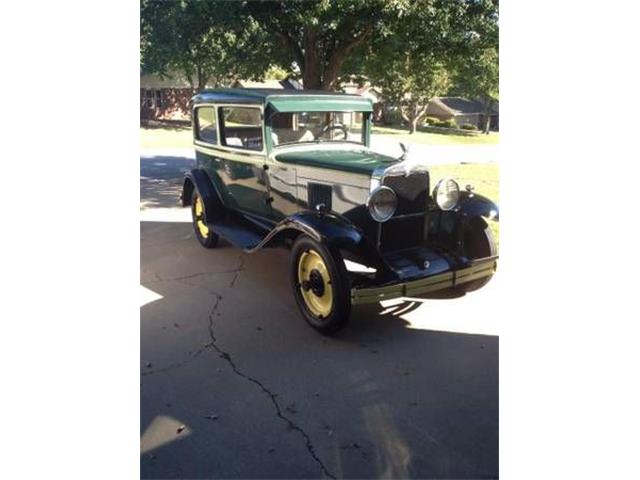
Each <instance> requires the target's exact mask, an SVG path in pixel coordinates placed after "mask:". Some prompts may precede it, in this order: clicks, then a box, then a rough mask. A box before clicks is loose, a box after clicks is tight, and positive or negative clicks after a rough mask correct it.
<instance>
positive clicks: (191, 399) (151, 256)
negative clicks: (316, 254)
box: [141, 222, 499, 478]
mask: <svg viewBox="0 0 640 480" xmlns="http://www.w3.org/2000/svg"><path fill="white" fill-rule="evenodd" d="M141 229H142V233H143V235H142V238H143V241H142V245H141V261H142V265H141V266H142V284H143V285H144V286H145V287H146V288H148V289H150V290H152V291H153V292H154V293H155V294H156V295H158V296H159V297H160V298H158V299H157V300H155V301H153V302H151V303H148V304H146V305H144V306H143V307H142V308H141V368H142V374H143V376H142V377H141V380H142V384H141V435H142V438H143V441H142V443H143V444H148V443H149V442H150V440H149V438H158V434H157V433H154V432H156V431H158V422H160V423H161V422H162V421H164V422H165V423H166V425H168V427H166V430H167V432H168V435H169V437H170V438H169V439H168V440H167V441H165V442H164V443H162V442H160V443H157V442H156V444H153V445H152V447H147V449H144V448H145V447H143V453H144V454H143V455H142V457H141V474H142V477H143V478H151V477H154V478H158V477H162V478H168V477H175V476H180V477H193V478H210V477H213V476H215V477H227V478H300V477H305V478H320V477H326V476H328V475H331V476H334V477H336V478H381V477H384V478H497V477H498V353H499V352H498V337H497V336H491V335H480V334H476V333H473V332H470V333H456V332H449V331H436V330H424V329H420V328H417V327H416V326H415V325H412V322H411V321H409V320H407V318H408V317H411V315H416V314H417V313H419V314H420V315H427V316H428V315H429V314H430V312H431V311H432V310H433V308H432V307H431V306H433V305H436V303H437V302H441V301H451V300H452V299H455V298H456V296H457V295H458V294H457V293H453V292H440V293H438V294H432V295H430V296H429V297H427V298H425V299H419V300H406V301H401V302H398V303H396V304H393V305H391V306H388V305H387V306H386V307H384V306H382V305H379V304H377V305H370V306H360V307H358V308H355V309H354V310H353V313H352V318H351V321H350V323H349V324H348V326H347V327H346V328H345V329H344V330H343V331H341V332H340V333H339V334H338V335H336V336H335V337H332V338H326V337H323V336H321V335H319V334H318V333H316V332H315V331H314V330H312V329H311V328H310V327H308V326H307V325H306V324H305V323H304V321H303V320H302V319H301V316H300V315H299V313H298V312H297V309H296V306H295V301H294V300H293V297H292V295H291V292H290V286H289V284H288V273H289V272H288V252H287V251H285V250H265V251H261V252H258V253H256V254H254V255H251V256H246V255H243V254H241V252H239V251H238V250H237V249H234V248H231V247H223V248H218V249H214V250H205V249H203V248H201V247H200V246H199V245H198V244H197V242H196V240H195V239H194V238H193V234H192V232H191V226H190V225H189V224H172V223H162V222H155V223H141ZM160 240H162V241H160ZM477 294H479V295H481V293H477ZM453 301H455V300H453ZM434 302H435V303H434ZM456 311H457V310H456ZM476 313H477V312H476ZM409 314H410V315H409ZM176 325H178V326H176ZM147 364H148V365H151V366H150V367H147V366H146V365H147ZM211 412H214V413H215V415H212V414H211ZM218 416H219V418H218ZM212 417H216V418H215V419H212ZM167 418H170V419H174V420H166V419H167ZM162 419H164V420H162ZM171 422H173V423H171ZM176 422H177V423H176ZM181 427H185V428H188V432H187V431H186V430H182V433H176V432H177V430H179V429H180V428H181ZM149 432H152V433H153V435H152V433H149ZM185 432H186V433H188V435H183V433H185ZM154 435H155V436H154ZM180 435H183V437H180ZM174 437H175V438H174ZM174 440H175V441H174ZM178 440H179V441H178Z"/></svg>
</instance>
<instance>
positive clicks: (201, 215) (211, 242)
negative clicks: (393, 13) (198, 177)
mask: <svg viewBox="0 0 640 480" xmlns="http://www.w3.org/2000/svg"><path fill="white" fill-rule="evenodd" d="M191 218H192V219H193V230H194V232H195V234H196V238H197V239H198V241H199V242H200V244H201V245H202V246H203V247H205V248H213V247H215V246H216V245H217V244H218V235H216V234H215V233H214V232H213V231H212V230H211V229H210V228H209V227H208V226H207V223H206V218H205V210H204V202H203V201H202V197H201V196H200V195H199V194H198V192H197V191H196V190H195V189H194V190H193V195H192V197H191Z"/></svg>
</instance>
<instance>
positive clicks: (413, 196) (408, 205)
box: [384, 172, 429, 215]
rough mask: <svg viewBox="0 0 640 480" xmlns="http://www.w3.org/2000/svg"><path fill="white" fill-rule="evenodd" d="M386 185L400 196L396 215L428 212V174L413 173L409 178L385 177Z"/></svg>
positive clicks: (402, 176) (398, 176) (401, 176)
mask: <svg viewBox="0 0 640 480" xmlns="http://www.w3.org/2000/svg"><path fill="white" fill-rule="evenodd" d="M384 185H385V186H387V187H389V188H391V189H392V190H393V191H394V192H396V195H397V196H398V208H397V209H396V215H406V214H408V213H420V212H425V211H426V210H427V199H428V195H429V173H428V172H419V173H413V174H411V175H410V176H408V177H405V176H404V175H397V176H396V175H394V176H389V177H385V179H384Z"/></svg>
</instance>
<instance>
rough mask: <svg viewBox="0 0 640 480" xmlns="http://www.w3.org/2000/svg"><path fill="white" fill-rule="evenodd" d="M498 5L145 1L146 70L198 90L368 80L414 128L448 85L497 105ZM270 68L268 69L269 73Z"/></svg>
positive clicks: (469, 0)
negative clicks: (240, 81) (175, 75)
mask: <svg viewBox="0 0 640 480" xmlns="http://www.w3.org/2000/svg"><path fill="white" fill-rule="evenodd" d="M497 48H498V4H497V1H496V0H331V1H329V0H304V1H303V0H287V1H282V0H261V1H258V0H255V1H236V2H230V1H220V0H210V1H188V0H180V1H171V2H163V1H157V0H142V4H141V63H142V68H143V70H144V71H149V72H153V73H159V74H161V75H165V74H167V73H168V72H169V71H171V70H173V71H179V72H181V73H182V74H184V75H185V76H186V77H187V78H188V79H189V80H190V81H192V82H193V86H194V88H198V89H202V88H204V86H205V85H207V84H209V83H213V84H218V83H220V82H221V81H223V80H227V79H233V78H237V77H244V78H255V79H258V78H261V77H263V75H264V73H265V72H266V71H267V70H268V69H270V68H271V69H272V71H277V72H278V76H283V75H286V74H292V75H294V76H295V75H298V76H300V77H302V80H303V85H304V88H307V89H323V90H333V89H337V88H338V87H339V84H340V82H341V80H342V79H344V78H347V77H353V76H361V77H366V78H367V79H369V80H370V81H371V83H373V84H374V85H377V86H379V87H381V88H382V90H383V93H384V95H385V97H387V98H388V99H389V100H392V101H394V102H395V103H396V104H398V105H400V106H401V110H402V114H403V116H404V118H405V120H406V121H407V122H408V123H409V125H411V128H412V130H413V129H415V126H416V124H417V122H418V120H419V119H420V118H421V117H422V116H423V115H424V112H425V110H426V104H427V103H428V101H429V99H431V98H432V97H433V96H437V95H443V94H445V93H446V92H447V91H448V90H449V88H450V86H451V85H452V84H453V85H455V86H456V88H457V89H458V90H460V91H464V92H468V94H469V95H472V96H475V97H477V96H480V97H482V98H486V99H491V100H496V99H497V68H498V67H497ZM274 69H275V70H274Z"/></svg>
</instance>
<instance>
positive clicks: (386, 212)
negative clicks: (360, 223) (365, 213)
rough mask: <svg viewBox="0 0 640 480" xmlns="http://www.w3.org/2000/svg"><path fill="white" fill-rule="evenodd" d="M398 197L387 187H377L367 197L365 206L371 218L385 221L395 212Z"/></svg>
mask: <svg viewBox="0 0 640 480" xmlns="http://www.w3.org/2000/svg"><path fill="white" fill-rule="evenodd" d="M397 206H398V197H396V192H394V191H393V190H391V189H390V188H389V187H384V186H382V187H378V188H376V189H375V190H374V191H373V192H371V195H369V198H368V199H367V207H368V208H369V213H370V214H371V218H373V219H374V220H375V221H376V222H386V221H387V220H389V219H390V218H391V217H392V216H393V214H394V213H395V212H396V207H397Z"/></svg>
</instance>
